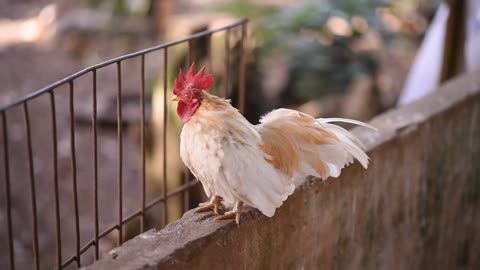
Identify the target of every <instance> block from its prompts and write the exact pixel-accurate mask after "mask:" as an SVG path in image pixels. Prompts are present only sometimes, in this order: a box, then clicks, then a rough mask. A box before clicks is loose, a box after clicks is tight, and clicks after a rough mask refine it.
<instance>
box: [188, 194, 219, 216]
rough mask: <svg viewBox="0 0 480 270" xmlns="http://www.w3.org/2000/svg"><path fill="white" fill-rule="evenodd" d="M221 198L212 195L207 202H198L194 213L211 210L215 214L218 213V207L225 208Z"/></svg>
mask: <svg viewBox="0 0 480 270" xmlns="http://www.w3.org/2000/svg"><path fill="white" fill-rule="evenodd" d="M222 200H223V198H222V197H220V196H216V195H214V196H212V198H211V199H210V200H209V201H208V202H204V203H200V204H199V205H198V206H199V207H198V208H197V209H196V210H195V213H201V212H206V211H210V210H213V212H214V213H215V214H217V215H219V214H220V213H219V212H218V210H219V209H223V208H225V205H223V203H222Z"/></svg>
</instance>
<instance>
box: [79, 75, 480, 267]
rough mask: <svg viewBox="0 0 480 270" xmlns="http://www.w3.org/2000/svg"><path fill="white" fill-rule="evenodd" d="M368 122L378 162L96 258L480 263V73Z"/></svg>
mask: <svg viewBox="0 0 480 270" xmlns="http://www.w3.org/2000/svg"><path fill="white" fill-rule="evenodd" d="M371 124H372V125H374V126H376V127H378V128H379V129H380V131H379V132H371V131H368V130H366V129H363V128H356V129H355V130H354V132H355V133H356V134H357V135H358V136H359V137H360V138H361V139H362V140H363V141H364V142H365V144H366V145H367V147H368V149H369V155H370V157H371V166H370V168H369V169H368V170H363V169H362V168H361V167H360V166H359V165H358V164H354V165H352V166H350V167H348V168H347V169H345V170H344V171H343V172H342V175H341V177H339V178H338V179H329V180H327V181H325V182H322V181H319V180H316V179H308V180H305V181H304V183H302V184H301V186H300V187H299V188H298V189H297V190H296V191H295V193H294V194H293V195H292V196H291V197H289V198H288V200H287V201H286V202H285V204H284V205H283V206H282V207H281V208H280V209H278V212H277V213H276V215H275V216H274V217H273V218H267V217H265V216H262V215H261V214H260V213H259V212H258V211H256V210H250V211H249V212H248V213H246V214H245V215H243V216H242V224H241V225H240V227H237V226H236V225H235V223H234V222H233V221H222V222H219V221H214V220H213V215H211V214H194V213H193V212H192V211H189V212H187V213H185V215H184V216H183V217H182V219H180V220H178V221H177V222H174V223H172V224H170V225H168V226H167V227H166V228H164V229H162V230H160V231H158V232H157V231H154V230H151V231H148V232H146V233H144V234H142V235H139V236H137V237H136V238H134V239H132V240H130V241H128V242H126V243H125V244H124V245H123V246H121V247H119V248H116V249H114V250H113V251H112V252H110V255H108V256H107V257H105V258H103V259H101V260H99V261H97V262H95V263H94V264H93V265H91V266H88V267H86V269H457V268H462V269H474V268H475V267H478V266H479V265H480V161H479V160H480V74H479V73H477V74H471V75H466V76H463V77H461V78H458V79H456V80H453V81H451V82H448V83H447V84H445V85H444V86H443V87H441V88H440V89H438V90H437V91H436V92H435V93H434V94H433V95H430V96H428V97H426V98H424V99H422V100H420V101H418V102H416V103H414V104H411V105H408V106H405V107H401V108H398V109H395V110H392V111H389V112H387V113H385V114H383V115H380V116H378V117H377V118H375V119H374V120H373V121H371Z"/></svg>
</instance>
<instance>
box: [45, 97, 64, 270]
mask: <svg viewBox="0 0 480 270" xmlns="http://www.w3.org/2000/svg"><path fill="white" fill-rule="evenodd" d="M48 93H49V94H50V106H51V107H50V108H51V112H52V144H53V149H52V154H53V191H54V196H55V230H56V237H57V267H58V269H61V267H62V239H61V236H62V233H61V228H60V201H59V195H58V149H57V148H58V142H57V116H56V110H55V94H54V93H53V91H50V92H48Z"/></svg>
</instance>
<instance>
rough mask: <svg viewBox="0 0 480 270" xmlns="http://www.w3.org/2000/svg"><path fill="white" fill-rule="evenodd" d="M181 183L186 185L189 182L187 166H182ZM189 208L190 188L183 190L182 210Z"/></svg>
mask: <svg viewBox="0 0 480 270" xmlns="http://www.w3.org/2000/svg"><path fill="white" fill-rule="evenodd" d="M183 170H184V171H183V183H184V184H185V185H186V184H188V183H189V182H190V171H189V170H188V168H187V167H184V168H183ZM189 208H190V188H187V189H185V191H184V192H183V210H184V211H185V212H186V211H188V209H189Z"/></svg>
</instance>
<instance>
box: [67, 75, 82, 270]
mask: <svg viewBox="0 0 480 270" xmlns="http://www.w3.org/2000/svg"><path fill="white" fill-rule="evenodd" d="M69 84H70V89H69V90H70V91H69V104H70V106H69V111H70V151H71V162H72V190H73V211H74V214H75V255H76V256H77V259H76V262H77V267H80V228H79V227H80V219H79V215H78V190H77V157H76V151H75V120H74V114H75V108H74V102H73V99H74V96H73V88H74V85H73V80H72V81H70V83H69Z"/></svg>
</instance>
